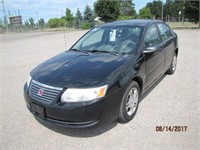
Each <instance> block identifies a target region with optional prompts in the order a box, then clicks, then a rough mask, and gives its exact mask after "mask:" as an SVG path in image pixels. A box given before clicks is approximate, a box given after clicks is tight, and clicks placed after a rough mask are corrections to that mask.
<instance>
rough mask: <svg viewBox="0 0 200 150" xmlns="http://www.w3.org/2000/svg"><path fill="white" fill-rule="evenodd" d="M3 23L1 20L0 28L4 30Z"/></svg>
mask: <svg viewBox="0 0 200 150" xmlns="http://www.w3.org/2000/svg"><path fill="white" fill-rule="evenodd" d="M3 26H4V25H3V21H2V20H1V19H0V28H3Z"/></svg>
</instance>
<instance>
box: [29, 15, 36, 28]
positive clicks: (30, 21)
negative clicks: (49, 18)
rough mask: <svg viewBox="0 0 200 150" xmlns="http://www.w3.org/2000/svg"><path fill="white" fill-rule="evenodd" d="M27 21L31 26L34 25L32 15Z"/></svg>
mask: <svg viewBox="0 0 200 150" xmlns="http://www.w3.org/2000/svg"><path fill="white" fill-rule="evenodd" d="M29 23H30V25H31V27H34V26H35V23H34V19H33V18H32V17H31V18H29Z"/></svg>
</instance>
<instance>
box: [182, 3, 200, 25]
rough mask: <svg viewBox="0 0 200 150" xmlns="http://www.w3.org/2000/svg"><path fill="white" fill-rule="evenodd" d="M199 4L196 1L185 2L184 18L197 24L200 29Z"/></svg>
mask: <svg viewBox="0 0 200 150" xmlns="http://www.w3.org/2000/svg"><path fill="white" fill-rule="evenodd" d="M199 3H200V2H198V1H187V2H185V17H186V18H188V19H189V20H190V21H192V22H195V23H198V22H199V27H200V20H199V9H200V8H199Z"/></svg>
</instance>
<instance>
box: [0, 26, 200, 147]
mask: <svg viewBox="0 0 200 150" xmlns="http://www.w3.org/2000/svg"><path fill="white" fill-rule="evenodd" d="M176 32H177V33H178V36H179V47H180V51H179V57H178V67H177V70H176V73H175V74H174V75H171V76H169V75H167V76H163V77H162V78H161V79H160V80H159V81H158V82H157V84H156V85H155V86H154V87H153V88H152V89H151V90H150V92H148V93H147V94H146V95H145V96H144V99H143V100H142V102H141V103H140V106H139V109H138V112H137V115H136V116H135V118H134V119H133V120H132V121H131V122H129V123H127V124H118V123H116V122H114V123H112V124H109V125H107V126H105V127H101V128H97V129H92V130H88V129H85V130H81V129H76V130H75V129H66V128H58V127H54V126H51V125H46V124H41V123H40V122H38V121H37V120H36V119H35V118H34V117H33V116H32V114H31V113H30V112H29V111H28V110H27V108H26V106H25V101H24V98H23V85H24V83H25V82H26V80H27V77H28V74H29V72H30V71H31V70H32V69H33V68H34V67H35V66H36V65H38V64H39V63H41V62H43V61H44V60H46V59H48V58H50V57H52V56H54V55H56V54H58V53H60V52H62V51H64V49H65V45H66V48H69V47H70V46H71V45H72V44H73V43H74V42H75V41H76V40H77V39H78V38H79V37H80V36H82V35H83V34H84V33H85V31H75V32H67V33H66V34H65V36H64V33H61V32H55V33H18V34H3V35H0V59H1V60H0V65H1V69H0V75H1V78H0V100H1V104H0V107H1V108H0V111H1V113H0V120H1V124H0V127H1V130H0V135H1V136H0V149H6V150H7V149H50V148H51V149H105V148H109V149H120V148H121V149H122V148H123V149H145V150H146V149H153V150H155V149H158V150H161V149H166V150H168V149H180V150H188V149H191V150H198V149H200V125H199V124H200V109H199V108H200V106H199V105H200V102H199V101H200V91H199V90H200V30H177V31H176ZM64 37H66V43H65V42H64ZM156 126H187V130H186V132H166V130H165V131H164V132H157V131H156Z"/></svg>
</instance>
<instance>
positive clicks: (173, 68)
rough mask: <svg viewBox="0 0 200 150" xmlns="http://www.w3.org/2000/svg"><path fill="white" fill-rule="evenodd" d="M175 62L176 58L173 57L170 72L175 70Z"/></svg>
mask: <svg viewBox="0 0 200 150" xmlns="http://www.w3.org/2000/svg"><path fill="white" fill-rule="evenodd" d="M176 61H177V58H176V56H174V57H173V61H172V70H173V71H174V70H175V69H176V63H177V62H176Z"/></svg>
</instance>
